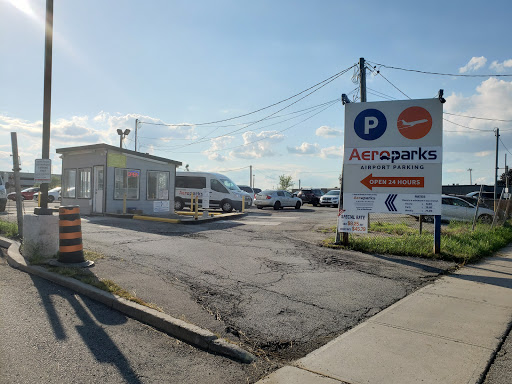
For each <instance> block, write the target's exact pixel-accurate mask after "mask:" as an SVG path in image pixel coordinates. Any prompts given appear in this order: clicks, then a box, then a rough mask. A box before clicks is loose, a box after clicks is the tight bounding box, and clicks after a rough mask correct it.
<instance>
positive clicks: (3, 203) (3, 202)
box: [0, 175, 9, 212]
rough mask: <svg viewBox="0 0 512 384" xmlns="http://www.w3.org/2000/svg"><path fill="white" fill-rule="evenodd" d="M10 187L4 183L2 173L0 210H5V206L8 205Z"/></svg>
mask: <svg viewBox="0 0 512 384" xmlns="http://www.w3.org/2000/svg"><path fill="white" fill-rule="evenodd" d="M6 188H9V184H7V185H6V184H5V183H4V179H2V175H0V212H4V211H5V206H6V205H7V190H6Z"/></svg>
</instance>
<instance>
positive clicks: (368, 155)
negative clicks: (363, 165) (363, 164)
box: [363, 151, 370, 160]
mask: <svg viewBox="0 0 512 384" xmlns="http://www.w3.org/2000/svg"><path fill="white" fill-rule="evenodd" d="M363 160H370V151H364V152H363Z"/></svg>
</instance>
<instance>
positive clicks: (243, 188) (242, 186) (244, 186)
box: [238, 185, 256, 206]
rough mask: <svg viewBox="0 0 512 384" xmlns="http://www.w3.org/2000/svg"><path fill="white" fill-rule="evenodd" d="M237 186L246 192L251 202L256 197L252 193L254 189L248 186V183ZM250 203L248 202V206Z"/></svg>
mask: <svg viewBox="0 0 512 384" xmlns="http://www.w3.org/2000/svg"><path fill="white" fill-rule="evenodd" d="M238 188H240V189H241V190H242V191H244V192H247V193H248V194H249V196H250V198H251V200H250V201H251V202H252V201H253V200H254V199H255V198H256V193H254V190H253V189H252V188H251V187H249V186H248V185H239V186H238ZM251 205H252V203H251V204H249V206H251Z"/></svg>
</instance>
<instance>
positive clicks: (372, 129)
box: [354, 109, 388, 140]
mask: <svg viewBox="0 0 512 384" xmlns="http://www.w3.org/2000/svg"><path fill="white" fill-rule="evenodd" d="M387 126H388V122H387V120H386V116H384V114H383V113H382V112H381V111H379V110H377V109H365V110H364V111H362V112H360V113H359V114H358V115H357V117H356V118H355V120H354V130H355V132H356V134H357V136H359V137H360V138H361V139H363V140H376V139H378V138H379V137H381V136H382V135H383V134H384V132H386V128H387Z"/></svg>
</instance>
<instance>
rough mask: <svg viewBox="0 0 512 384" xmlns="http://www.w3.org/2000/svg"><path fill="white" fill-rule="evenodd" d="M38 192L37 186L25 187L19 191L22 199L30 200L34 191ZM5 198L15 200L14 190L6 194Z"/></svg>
mask: <svg viewBox="0 0 512 384" xmlns="http://www.w3.org/2000/svg"><path fill="white" fill-rule="evenodd" d="M36 192H39V188H38V187H31V188H25V189H23V190H22V191H21V197H22V199H23V200H32V199H33V198H34V193H36ZM7 198H8V199H9V200H12V201H16V192H11V193H9V194H8V195H7Z"/></svg>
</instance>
